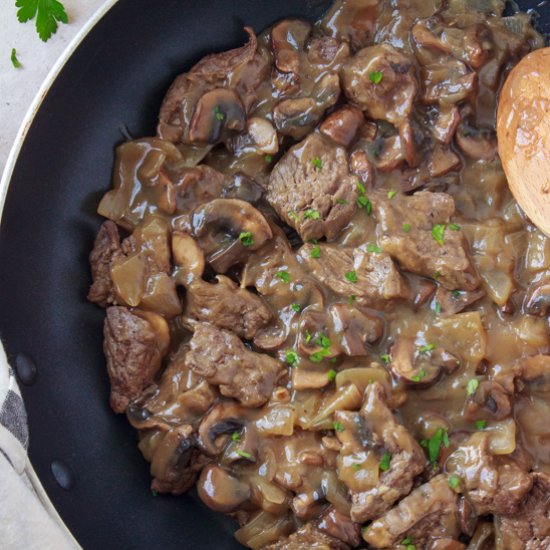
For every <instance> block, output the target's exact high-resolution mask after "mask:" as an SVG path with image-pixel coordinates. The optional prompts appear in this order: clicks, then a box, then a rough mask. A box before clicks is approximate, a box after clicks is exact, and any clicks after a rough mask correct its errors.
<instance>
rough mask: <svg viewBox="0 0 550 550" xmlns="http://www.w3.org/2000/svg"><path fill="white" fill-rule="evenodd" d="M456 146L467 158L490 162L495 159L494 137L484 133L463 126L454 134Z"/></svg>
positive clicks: (495, 144) (495, 146)
mask: <svg viewBox="0 0 550 550" xmlns="http://www.w3.org/2000/svg"><path fill="white" fill-rule="evenodd" d="M455 140H456V144H457V145H458V147H459V148H460V150H461V151H462V152H463V153H464V154H465V155H466V156H468V157H470V158H473V159H478V160H485V161H487V162H490V161H492V160H494V159H495V158H496V157H497V140H496V137H495V136H494V135H493V134H492V133H490V132H485V131H479V130H476V129H474V128H472V127H470V126H465V125H463V126H462V127H460V128H459V129H458V131H457V132H456V134H455Z"/></svg>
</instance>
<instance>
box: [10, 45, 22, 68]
mask: <svg viewBox="0 0 550 550" xmlns="http://www.w3.org/2000/svg"><path fill="white" fill-rule="evenodd" d="M10 59H11V64H12V65H13V66H14V67H15V68H16V69H20V68H21V67H22V66H23V65H21V63H20V61H19V59H17V51H16V50H15V48H12V49H11V58H10Z"/></svg>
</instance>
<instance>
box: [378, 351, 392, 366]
mask: <svg viewBox="0 0 550 550" xmlns="http://www.w3.org/2000/svg"><path fill="white" fill-rule="evenodd" d="M380 359H381V361H382V363H384V364H385V365H389V364H390V363H391V357H390V356H389V354H388V353H384V354H383V355H381V356H380Z"/></svg>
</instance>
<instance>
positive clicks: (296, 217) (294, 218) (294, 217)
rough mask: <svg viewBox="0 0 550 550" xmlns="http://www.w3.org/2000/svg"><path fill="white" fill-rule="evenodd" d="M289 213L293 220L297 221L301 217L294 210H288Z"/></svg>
mask: <svg viewBox="0 0 550 550" xmlns="http://www.w3.org/2000/svg"><path fill="white" fill-rule="evenodd" d="M287 214H288V217H289V218H290V219H291V220H294V221H295V222H298V221H300V218H299V217H298V214H296V212H293V211H292V210H289V211H288V212H287Z"/></svg>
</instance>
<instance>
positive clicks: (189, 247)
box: [172, 231, 204, 285]
mask: <svg viewBox="0 0 550 550" xmlns="http://www.w3.org/2000/svg"><path fill="white" fill-rule="evenodd" d="M172 256H173V258H174V263H175V264H176V266H177V271H176V281H177V282H178V283H182V284H183V285H187V284H189V283H191V282H192V281H193V280H194V279H200V278H201V277H202V274H203V273H204V252H203V251H202V248H201V247H200V246H199V245H198V244H197V241H195V239H194V238H193V237H191V235H188V234H187V233H184V232H183V231H174V232H173V233H172Z"/></svg>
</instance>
